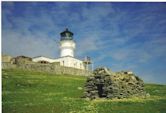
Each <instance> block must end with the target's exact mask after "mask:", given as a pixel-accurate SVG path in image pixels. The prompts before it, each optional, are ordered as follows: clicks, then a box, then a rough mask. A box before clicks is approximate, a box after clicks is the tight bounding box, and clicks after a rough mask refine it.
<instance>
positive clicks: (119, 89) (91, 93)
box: [84, 68, 146, 99]
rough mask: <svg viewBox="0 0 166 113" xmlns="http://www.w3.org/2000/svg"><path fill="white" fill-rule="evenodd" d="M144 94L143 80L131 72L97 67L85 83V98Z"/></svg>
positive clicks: (125, 96)
mask: <svg viewBox="0 0 166 113" xmlns="http://www.w3.org/2000/svg"><path fill="white" fill-rule="evenodd" d="M145 95H146V93H145V90H144V83H143V81H142V80H141V79H140V78H139V77H137V76H135V75H134V74H133V73H132V72H116V73H114V72H112V71H111V70H109V69H107V68H97V69H96V70H94V72H93V75H92V76H89V77H88V78H87V81H86V83H85V92H84V97H85V98H90V99H95V98H111V99H112V98H118V99H121V98H128V97H132V96H137V97H139V96H141V97H142V96H143V97H144V96H145Z"/></svg>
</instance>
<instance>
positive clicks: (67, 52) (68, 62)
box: [33, 28, 91, 70]
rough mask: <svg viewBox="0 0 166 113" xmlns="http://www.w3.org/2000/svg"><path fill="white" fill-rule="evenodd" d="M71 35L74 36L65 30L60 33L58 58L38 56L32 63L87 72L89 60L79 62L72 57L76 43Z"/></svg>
mask: <svg viewBox="0 0 166 113" xmlns="http://www.w3.org/2000/svg"><path fill="white" fill-rule="evenodd" d="M73 35H74V34H73V33H72V32H71V31H69V30H68V29H67V28H66V29H65V30H64V31H63V32H61V33H60V41H59V50H60V57H59V58H48V57H44V56H38V57H34V58H33V61H34V62H38V63H50V64H58V65H60V66H64V67H71V68H76V69H82V70H88V65H89V64H91V61H90V58H88V57H87V58H86V59H85V60H80V59H77V58H76V57H75V56H74V51H75V49H76V43H75V41H74V39H73Z"/></svg>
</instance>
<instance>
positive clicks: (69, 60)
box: [33, 56, 85, 70]
mask: <svg viewBox="0 0 166 113" xmlns="http://www.w3.org/2000/svg"><path fill="white" fill-rule="evenodd" d="M33 61H34V62H39V61H47V62H50V63H55V62H57V63H58V62H59V63H60V65H61V66H65V67H72V68H77V69H83V70H84V69H85V65H84V63H83V61H81V60H79V59H76V58H73V57H70V56H66V57H61V58H58V59H50V58H46V57H36V58H33Z"/></svg>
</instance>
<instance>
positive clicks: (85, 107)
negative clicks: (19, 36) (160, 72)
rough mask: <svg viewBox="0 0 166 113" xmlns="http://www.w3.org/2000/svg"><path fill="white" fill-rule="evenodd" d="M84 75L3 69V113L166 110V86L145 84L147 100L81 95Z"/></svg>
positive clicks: (156, 112)
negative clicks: (89, 99)
mask: <svg viewBox="0 0 166 113" xmlns="http://www.w3.org/2000/svg"><path fill="white" fill-rule="evenodd" d="M85 80H86V77H81V76H71V75H53V74H47V73H39V72H27V71H21V70H2V112H3V113H165V112H166V95H165V94H166V85H155V84H146V90H147V92H149V93H150V95H151V96H150V97H149V98H147V99H139V98H132V99H122V100H117V99H114V100H105V99H98V100H93V101H87V100H85V99H82V98H80V97H81V96H82V94H83V89H81V87H83V85H84V83H85Z"/></svg>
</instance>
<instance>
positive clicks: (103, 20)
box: [2, 2, 166, 84]
mask: <svg viewBox="0 0 166 113" xmlns="http://www.w3.org/2000/svg"><path fill="white" fill-rule="evenodd" d="M66 28H68V29H69V30H70V31H72V32H73V33H74V40H75V41H76V47H77V48H76V51H75V57H76V58H79V59H83V58H84V57H85V56H90V57H91V59H92V61H93V63H94V67H95V68H96V67H101V66H106V67H108V68H111V70H113V71H121V70H131V71H133V72H134V73H135V74H136V75H137V76H139V77H140V78H142V79H143V80H144V81H145V82H148V83H159V84H166V74H165V73H166V3H148V2H146V3H135V2H132V3H129V2H128V3H127V2H126V3H121V2H113V3H111V2H2V54H7V55H11V56H13V57H14V56H19V55H25V56H29V57H35V56H46V57H49V58H58V57H59V45H58V43H59V41H60V34H59V33H61V32H62V31H64V30H65V29H66Z"/></svg>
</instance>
